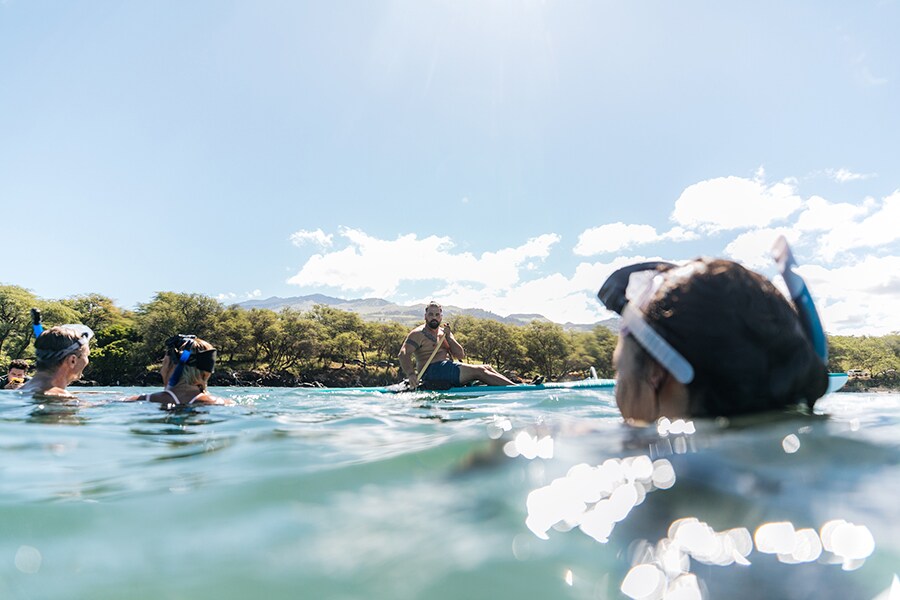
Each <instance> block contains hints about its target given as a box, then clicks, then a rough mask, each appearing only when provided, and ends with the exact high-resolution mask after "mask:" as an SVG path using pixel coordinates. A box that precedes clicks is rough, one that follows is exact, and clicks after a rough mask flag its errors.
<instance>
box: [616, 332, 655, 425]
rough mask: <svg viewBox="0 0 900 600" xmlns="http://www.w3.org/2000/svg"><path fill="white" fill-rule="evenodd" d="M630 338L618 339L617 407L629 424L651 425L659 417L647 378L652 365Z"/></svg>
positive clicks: (652, 389)
mask: <svg viewBox="0 0 900 600" xmlns="http://www.w3.org/2000/svg"><path fill="white" fill-rule="evenodd" d="M641 356H642V353H641V352H640V348H639V346H638V344H637V342H635V341H634V339H633V338H632V337H631V336H623V335H619V343H618V344H617V345H616V350H615V352H613V366H614V367H615V369H616V405H618V407H619V411H620V412H621V413H622V417H624V418H625V420H626V421H633V422H644V423H652V422H654V421H655V420H656V419H657V418H659V417H660V414H659V398H658V397H657V392H656V390H655V389H654V388H653V385H652V384H651V382H650V378H649V375H648V372H649V365H648V364H647V362H646V361H644V362H642V361H641Z"/></svg>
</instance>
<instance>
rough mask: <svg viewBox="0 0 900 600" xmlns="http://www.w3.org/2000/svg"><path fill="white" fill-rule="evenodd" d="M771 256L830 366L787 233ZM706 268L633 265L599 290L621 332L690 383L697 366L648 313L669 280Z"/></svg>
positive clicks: (815, 346) (808, 333) (804, 324)
mask: <svg viewBox="0 0 900 600" xmlns="http://www.w3.org/2000/svg"><path fill="white" fill-rule="evenodd" d="M772 254H773V257H774V258H775V260H776V262H777V263H778V266H779V270H780V272H781V276H782V278H783V279H784V282H785V284H787V287H788V290H789V292H790V295H791V300H792V301H793V303H794V306H795V307H796V309H797V314H798V317H799V320H800V323H801V324H802V328H803V331H804V333H805V334H806V337H807V339H808V340H809V341H810V343H811V344H812V346H813V349H814V350H815V352H816V354H817V355H818V357H819V359H820V360H821V361H822V363H823V364H826V363H827V361H828V348H827V341H826V338H825V332H824V330H823V328H822V322H821V320H820V319H819V314H818V312H817V311H816V307H815V304H814V303H813V301H812V297H811V296H810V294H809V289H808V288H807V287H806V283H805V282H804V281H803V278H802V277H800V275H798V274H797V273H795V272H794V271H793V268H794V267H796V266H797V262H796V260H795V259H794V256H793V253H792V252H791V249H790V246H788V243H787V240H785V238H784V236H781V237H779V238H778V239H777V240H776V241H775V245H774V246H773V248H772ZM702 268H704V266H703V265H701V264H696V263H691V264H688V265H686V266H684V267H678V266H676V265H674V264H672V263H666V262H646V263H640V264H635V265H630V266H627V267H623V268H621V269H618V270H617V271H615V272H614V273H613V274H612V275H610V276H609V277H608V278H607V280H606V281H605V282H604V283H603V286H602V287H601V288H600V291H599V292H598V293H597V297H598V298H599V299H600V302H602V303H603V305H604V306H606V308H608V309H610V310H612V311H614V312H616V313H618V314H620V315H621V316H622V333H623V334H629V333H630V334H631V335H632V336H633V337H634V338H635V340H637V342H638V343H639V344H640V345H641V346H642V347H643V348H644V350H646V351H647V353H648V354H650V355H651V356H652V357H653V358H654V359H655V360H656V361H657V362H658V363H659V364H660V365H661V366H662V367H663V368H665V369H666V370H667V371H669V372H670V373H671V374H672V376H673V377H674V378H675V379H676V380H677V381H679V382H680V383H682V384H685V385H686V384H688V383H690V382H691V381H693V379H694V368H693V366H692V365H691V363H690V362H689V361H688V360H687V359H686V358H685V357H684V356H683V355H682V354H681V353H679V352H678V351H677V350H676V349H675V348H674V347H672V345H671V344H669V342H667V341H666V340H665V338H663V337H662V335H660V334H659V333H658V332H657V331H656V330H655V329H654V328H653V327H652V326H651V325H650V324H649V323H648V322H647V319H646V315H645V311H646V309H647V306H648V305H649V304H650V301H651V300H652V299H653V297H654V296H655V295H656V293H657V292H658V291H659V289H660V288H661V287H662V286H663V284H664V283H666V282H669V281H672V280H674V279H682V278H688V277H690V276H691V275H692V274H694V273H695V272H696V271H697V269H702Z"/></svg>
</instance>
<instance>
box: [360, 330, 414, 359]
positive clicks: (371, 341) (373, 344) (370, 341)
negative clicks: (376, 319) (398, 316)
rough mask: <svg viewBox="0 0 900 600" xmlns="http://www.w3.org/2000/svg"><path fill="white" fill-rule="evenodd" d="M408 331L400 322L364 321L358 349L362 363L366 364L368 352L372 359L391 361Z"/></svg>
mask: <svg viewBox="0 0 900 600" xmlns="http://www.w3.org/2000/svg"><path fill="white" fill-rule="evenodd" d="M407 333H408V331H407V329H406V327H404V326H403V325H401V324H400V323H364V324H363V330H362V342H363V347H362V348H361V350H360V353H361V355H362V359H363V363H364V364H368V361H369V357H368V355H369V353H371V354H372V355H373V356H372V357H373V358H374V360H386V361H388V362H390V363H393V360H394V359H395V358H396V356H397V354H399V353H400V346H401V345H402V344H403V340H405V339H406V334H407Z"/></svg>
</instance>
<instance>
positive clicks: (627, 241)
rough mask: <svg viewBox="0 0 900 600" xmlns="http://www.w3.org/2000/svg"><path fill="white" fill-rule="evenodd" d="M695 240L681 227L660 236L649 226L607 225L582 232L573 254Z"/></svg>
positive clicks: (588, 254)
mask: <svg viewBox="0 0 900 600" xmlns="http://www.w3.org/2000/svg"><path fill="white" fill-rule="evenodd" d="M696 238H697V234H696V233H694V232H692V231H688V230H686V229H684V228H683V227H673V228H672V229H670V230H669V231H667V232H665V233H662V234H661V233H657V231H656V228H655V227H652V226H650V225H626V224H625V223H609V224H606V225H600V226H599V227H592V228H590V229H586V230H585V231H583V232H582V233H581V235H579V236H578V243H577V244H576V245H575V248H574V250H573V252H575V254H577V255H579V256H594V255H596V254H604V253H609V252H618V251H620V250H624V249H626V248H630V247H633V246H640V245H643V244H650V243H653V242H660V241H673V242H681V241H686V240H692V239H696Z"/></svg>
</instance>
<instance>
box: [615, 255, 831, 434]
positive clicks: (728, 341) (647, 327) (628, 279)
mask: <svg viewBox="0 0 900 600" xmlns="http://www.w3.org/2000/svg"><path fill="white" fill-rule="evenodd" d="M598 295H599V296H600V299H601V301H602V302H603V303H604V304H605V305H606V306H607V308H610V309H612V310H614V311H616V312H619V313H620V314H622V317H623V319H622V332H621V335H620V337H619V343H618V346H617V347H616V351H615V362H616V369H617V384H616V403H617V404H618V405H619V409H620V410H621V411H622V416H624V417H625V418H626V420H633V421H643V422H652V421H654V420H656V419H658V418H660V417H669V418H679V417H687V416H698V417H700V416H735V415H742V414H750V413H757V412H763V411H767V410H773V409H779V408H783V407H786V406H789V405H793V404H798V403H805V404H806V405H807V406H809V407H812V406H813V404H814V403H815V401H816V400H817V399H818V398H819V397H821V396H822V395H823V394H824V393H825V391H826V389H827V387H828V373H827V370H826V367H825V364H824V363H823V362H822V360H821V359H820V358H819V356H818V355H817V354H816V351H815V350H814V349H813V345H812V344H811V342H810V340H809V337H808V335H807V334H806V333H804V330H803V326H802V324H801V321H800V319H799V318H798V314H797V312H796V311H795V310H794V308H793V307H792V306H791V304H790V303H789V302H788V300H787V299H786V298H785V297H784V296H783V295H782V294H781V293H780V292H779V291H778V289H777V288H776V287H775V286H774V285H772V283H770V282H769V281H768V280H766V279H765V278H764V277H762V276H761V275H759V274H757V273H753V272H751V271H748V270H747V269H745V268H744V267H742V266H740V265H738V264H737V263H734V262H731V261H727V260H710V259H697V260H695V261H692V262H690V263H688V264H686V265H684V266H682V267H676V266H674V265H668V264H665V263H645V264H643V265H634V266H632V267H625V268H624V269H620V270H619V271H616V272H615V273H613V275H611V276H610V278H609V279H608V280H607V281H606V283H604V284H603V287H602V288H601V290H600V293H599V294H598Z"/></svg>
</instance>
